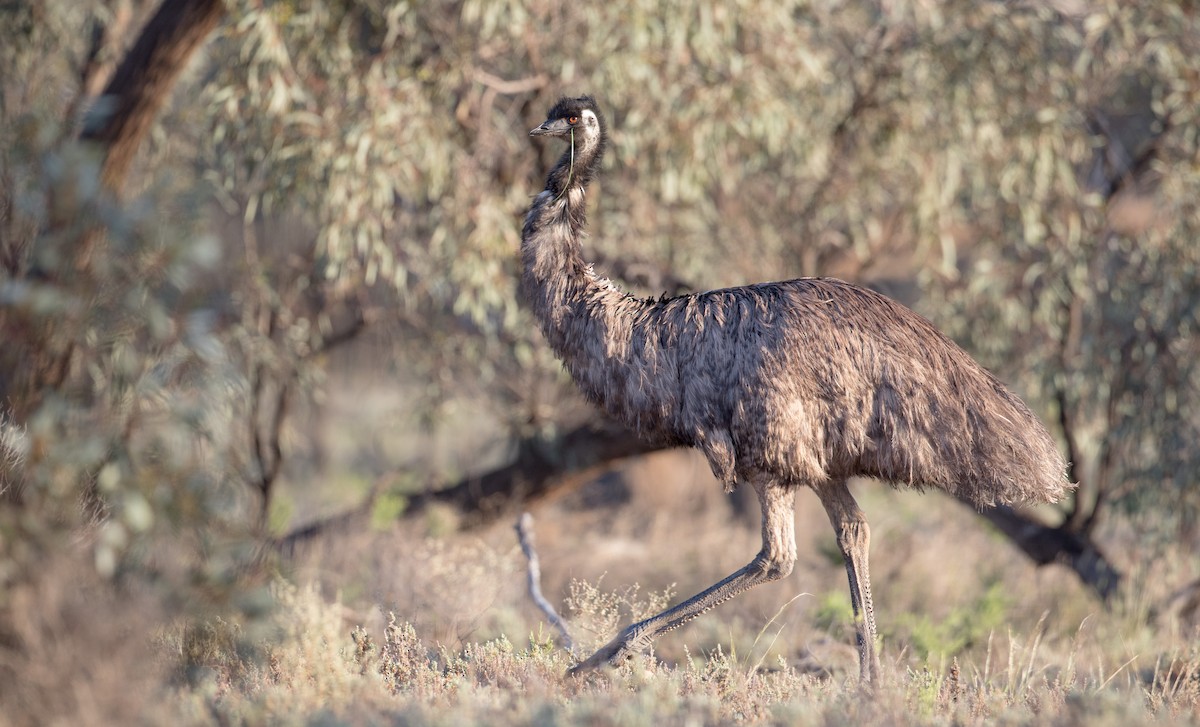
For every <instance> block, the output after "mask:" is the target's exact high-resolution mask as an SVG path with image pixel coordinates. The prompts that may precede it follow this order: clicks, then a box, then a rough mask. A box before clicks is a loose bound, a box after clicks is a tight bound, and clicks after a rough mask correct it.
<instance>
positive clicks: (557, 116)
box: [529, 96, 606, 153]
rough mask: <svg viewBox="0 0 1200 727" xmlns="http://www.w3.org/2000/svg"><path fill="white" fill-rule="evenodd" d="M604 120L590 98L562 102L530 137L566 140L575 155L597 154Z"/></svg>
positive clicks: (603, 131)
mask: <svg viewBox="0 0 1200 727" xmlns="http://www.w3.org/2000/svg"><path fill="white" fill-rule="evenodd" d="M605 133H606V131H605V124H604V116H603V115H602V114H601V113H600V109H599V107H598V104H597V103H596V99H594V98H592V97H591V96H580V97H579V98H562V99H559V101H558V103H556V104H554V108H552V109H550V113H549V114H547V116H546V120H545V121H543V122H542V125H541V126H539V127H537V128H536V129H534V130H532V131H530V132H529V135H530V136H555V137H558V138H560V139H569V140H570V141H571V143H572V144H573V145H574V146H575V148H576V151H577V153H586V152H594V151H597V150H598V149H599V148H600V146H601V144H602V143H603V141H604V138H605Z"/></svg>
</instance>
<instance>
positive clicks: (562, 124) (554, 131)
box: [529, 119, 571, 136]
mask: <svg viewBox="0 0 1200 727" xmlns="http://www.w3.org/2000/svg"><path fill="white" fill-rule="evenodd" d="M570 128H571V125H570V124H568V123H567V120H566V119H546V120H545V121H543V122H542V125H541V126H539V127H537V128H536V129H534V130H532V131H530V132H529V135H530V136H563V135H565V134H566V133H567V131H568V130H570Z"/></svg>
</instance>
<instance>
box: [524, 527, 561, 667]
mask: <svg viewBox="0 0 1200 727" xmlns="http://www.w3.org/2000/svg"><path fill="white" fill-rule="evenodd" d="M513 527H514V529H515V530H516V531H517V540H518V541H519V542H520V543H521V551H522V552H524V553H525V558H526V559H528V560H529V570H528V576H529V577H528V585H529V597H530V598H532V599H533V602H534V604H536V605H537V607H538V608H539V609H541V611H542V613H544V614H546V618H547V619H548V620H549V621H550V625H551V626H553V627H554V628H556V629H558V633H559V635H560V636H561V637H562V644H563V648H565V649H566V650H567V651H568V652H570V654H571V655H572V656H574V655H575V641H574V639H572V638H571V632H570V631H568V630H567V623H566V621H563V619H562V617H561V616H559V615H558V611H555V610H554V606H553V605H551V604H550V602H549V601H547V600H546V597H545V596H543V595H542V569H541V567H540V566H539V565H538V555H537V546H536V544H535V542H534V536H533V516H532V515H530V514H529V513H528V512H523V513H521V517H519V518H517V524H516V525H514V526H513Z"/></svg>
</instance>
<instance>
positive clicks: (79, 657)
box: [0, 550, 163, 725]
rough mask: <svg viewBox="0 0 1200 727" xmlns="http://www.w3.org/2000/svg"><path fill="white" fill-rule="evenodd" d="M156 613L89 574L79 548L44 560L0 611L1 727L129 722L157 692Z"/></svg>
mask: <svg viewBox="0 0 1200 727" xmlns="http://www.w3.org/2000/svg"><path fill="white" fill-rule="evenodd" d="M161 619H162V614H161V610H160V605H159V603H158V601H157V600H156V599H154V598H153V597H151V596H150V595H149V594H147V593H144V592H142V591H140V590H139V589H133V588H122V587H120V586H118V585H114V584H113V583H112V582H110V581H108V580H105V579H103V578H101V577H100V576H98V575H97V573H96V569H95V568H94V567H92V566H91V564H90V563H87V562H85V559H84V557H83V555H82V553H80V552H79V551H78V550H76V551H68V552H65V553H59V554H56V555H53V556H47V558H46V560H45V561H43V562H42V563H41V567H40V569H39V570H38V571H37V572H36V573H33V574H31V575H30V577H29V578H27V579H24V580H21V581H18V582H15V583H11V584H10V586H9V588H8V591H7V592H6V593H5V594H4V599H3V601H2V605H0V704H3V705H4V708H3V710H0V724H9V725H34V724H38V725H54V724H64V725H65V724H71V725H90V724H97V725H100V724H130V723H132V722H134V721H135V720H136V719H137V718H139V717H141V716H144V715H146V714H148V713H150V712H152V711H153V710H152V709H151V708H152V706H153V705H154V697H155V694H156V693H158V692H159V691H160V688H161V686H162V684H163V678H162V670H161V668H160V662H161V659H156V658H155V653H154V650H153V639H154V635H155V634H154V631H153V625H154V624H158V623H161V622H162V620H161Z"/></svg>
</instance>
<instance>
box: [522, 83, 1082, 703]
mask: <svg viewBox="0 0 1200 727" xmlns="http://www.w3.org/2000/svg"><path fill="white" fill-rule="evenodd" d="M531 134H534V135H546V136H557V137H561V138H565V139H567V140H568V142H569V148H568V149H567V151H566V152H564V154H563V156H562V158H561V159H560V160H559V162H558V163H557V164H556V165H555V167H554V168H553V169H552V170H551V172H550V174H549V176H548V179H547V184H546V189H545V191H543V192H542V193H540V194H539V195H538V196H537V197H536V198H535V200H534V202H533V205H532V206H531V208H530V210H529V213H528V215H527V217H526V219H525V227H524V231H523V235H522V243H521V255H522V260H523V265H524V273H523V286H524V289H525V292H526V295H527V297H528V298H529V300H530V303H531V305H532V308H533V311H534V314H535V316H536V317H537V319H538V321H539V322H540V324H541V328H542V331H543V333H544V334H545V336H546V339H547V340H548V341H549V343H550V345H551V347H552V348H553V350H554V351H555V353H556V354H557V355H558V356H559V357H560V358H561V359H562V361H563V363H564V365H565V366H566V368H567V370H568V371H569V372H570V374H571V376H572V378H573V379H574V380H575V382H576V384H577V385H578V386H579V388H580V389H581V390H582V391H583V393H584V394H585V395H586V396H587V397H588V399H590V400H591V401H592V402H593V403H595V404H597V405H598V406H600V407H602V408H603V409H604V410H605V411H607V412H608V414H609V415H610V416H612V417H614V418H615V419H617V420H619V421H621V422H624V423H625V424H626V425H628V426H630V427H631V428H633V429H634V430H635V431H636V432H637V433H638V434H639V435H640V436H642V437H644V438H647V439H651V440H654V441H658V442H662V443H666V444H677V445H683V446H692V447H696V448H698V449H699V450H701V451H702V452H703V453H704V455H705V457H706V458H707V460H708V463H709V465H710V466H711V467H712V471H713V473H714V474H715V475H716V476H717V478H718V479H719V480H720V481H721V482H723V483H724V485H725V487H726V488H727V489H732V488H734V487H736V486H737V485H738V484H739V483H745V484H748V485H750V486H752V487H753V488H754V489H755V491H756V493H757V495H758V498H759V501H760V504H761V505H762V512H763V525H762V527H763V533H762V534H763V547H762V550H761V551H760V552H759V553H758V555H757V556H756V557H755V558H754V560H753V561H751V562H750V563H749V564H748V565H747V566H746V567H744V568H742V569H741V570H739V571H738V572H736V573H734V574H733V575H731V576H729V577H728V578H726V579H725V580H723V581H721V582H720V583H718V584H716V585H714V586H713V587H711V588H709V589H707V590H705V591H703V592H702V593H700V594H697V595H696V596H694V597H692V598H690V599H688V600H687V601H684V602H683V603H681V604H679V605H677V606H675V607H673V608H671V609H669V610H667V611H665V612H664V613H662V614H659V615H657V616H653V617H651V618H649V619H647V620H645V621H643V622H641V623H637V624H633V625H632V626H629V627H628V628H626V629H624V630H623V631H622V632H621V633H620V634H618V635H617V637H616V638H615V639H614V640H613V641H612V642H610V643H609V644H608V645H607V646H605V647H604V648H602V649H600V650H599V651H598V652H597V653H596V654H594V655H593V656H592V657H590V658H589V659H587V660H585V661H584V662H583V663H581V664H579V665H578V666H577V667H575V669H574V670H573V671H581V670H585V669H589V668H594V667H597V666H600V665H602V664H604V663H616V662H617V661H619V660H621V659H623V658H625V657H627V656H628V655H631V654H633V653H636V652H637V651H640V650H641V649H643V648H645V647H646V646H648V645H649V643H650V642H651V641H653V640H654V638H656V637H657V636H659V635H660V634H662V633H664V632H666V631H669V630H671V629H674V628H676V627H678V626H680V625H682V624H683V623H686V622H687V621H690V620H691V619H693V618H695V617H696V616H698V615H699V614H701V613H703V612H704V611H707V610H708V609H710V608H712V607H713V606H716V605H718V604H719V603H722V602H724V601H726V600H728V599H729V598H732V597H733V596H735V595H737V594H738V593H741V592H742V591H745V590H746V589H748V588H750V587H753V586H755V585H758V584H760V583H764V582H767V581H770V580H775V579H777V578H780V577H783V576H786V575H787V574H788V573H790V572H791V569H792V565H793V563H794V561H795V557H796V546H795V536H794V526H793V506H794V500H795V492H796V490H797V489H798V488H800V487H810V488H812V489H813V490H814V491H815V492H816V493H817V495H818V497H819V498H820V500H821V502H822V504H823V505H824V507H825V510H826V512H827V514H828V515H829V518H830V522H831V523H832V524H833V527H834V530H835V531H836V533H837V539H838V545H839V548H840V549H841V551H842V554H843V557H844V560H845V563H846V570H847V575H848V577H849V582H850V592H851V602H852V604H853V607H854V613H855V618H856V626H857V629H856V631H857V634H856V635H857V642H858V650H859V658H860V674H861V678H862V679H863V681H864V682H870V681H871V680H872V679H874V678H875V677H876V676H877V674H878V670H879V662H878V656H877V654H876V649H875V635H876V634H875V631H876V630H875V619H874V614H873V608H872V603H871V591H870V578H869V576H868V567H867V551H868V548H869V542H870V532H869V528H868V526H867V523H866V520H865V518H864V517H863V515H862V512H861V510H859V508H858V505H857V504H856V503H855V501H854V498H853V497H852V496H851V495H850V491H849V490H848V489H847V487H846V482H847V480H848V479H849V478H850V477H854V476H870V477H875V478H878V479H881V480H884V481H886V482H889V483H892V484H904V485H908V486H911V487H916V488H925V487H936V488H940V489H943V490H946V491H947V492H950V493H953V494H955V495H959V496H962V497H965V498H966V499H969V500H971V501H973V502H975V503H976V504H978V505H980V506H984V505H992V504H995V503H998V502H999V503H1011V502H1016V501H1039V502H1052V501H1055V500H1057V499H1058V498H1059V497H1060V496H1061V495H1062V494H1063V493H1064V492H1065V491H1067V490H1068V489H1069V487H1070V483H1069V482H1068V480H1067V478H1066V476H1065V470H1066V466H1065V463H1064V462H1063V460H1062V457H1061V455H1060V454H1059V452H1058V449H1057V447H1056V446H1055V444H1054V441H1053V440H1052V438H1051V437H1050V435H1049V434H1048V433H1047V432H1046V430H1045V428H1044V427H1043V426H1042V424H1041V422H1040V421H1038V419H1037V417H1036V416H1035V415H1034V414H1033V413H1032V412H1031V411H1030V410H1029V408H1028V407H1026V406H1025V404H1024V403H1023V402H1022V401H1021V400H1020V399H1019V398H1018V397H1017V396H1016V395H1014V394H1013V393H1012V392H1010V391H1009V390H1008V389H1007V388H1006V387H1005V386H1004V385H1003V384H1002V383H1000V381H999V380H997V379H996V378H995V377H994V376H992V375H991V374H990V373H989V372H988V371H986V370H985V369H984V368H983V367H981V366H980V365H979V364H977V363H976V362H975V361H974V360H973V359H972V358H971V357H970V356H969V355H968V354H967V353H966V352H965V351H963V350H962V349H961V348H959V347H958V346H957V345H955V344H954V343H953V342H952V341H950V339H948V338H946V337H945V336H944V335H942V334H941V333H940V332H939V331H938V330H937V329H936V328H934V327H933V325H932V324H930V323H929V322H928V321H927V320H925V319H924V318H922V317H921V316H919V315H917V314H916V313H914V312H912V311H911V310H909V309H908V308H905V307H904V306H902V305H900V304H899V303H896V302H894V301H892V300H890V299H888V298H886V297H884V296H882V295H880V294H878V293H875V292H873V291H870V290H868V289H865V288H861V287H859V286H856V285H852V284H850V283H846V282H843V281H841V280H836V279H832V278H800V279H796V280H789V281H784V282H776V283H761V284H757V285H748V286H742V287H737V288H727V289H723V290H714V291H710V292H706V293H697V294H692V295H685V296H680V297H677V298H672V299H667V300H657V301H656V300H645V299H639V298H635V297H633V296H631V295H629V294H628V293H625V292H623V291H622V290H620V289H619V288H617V287H616V286H615V285H614V284H613V283H612V282H611V281H609V280H607V279H605V278H603V277H600V276H599V275H597V274H596V273H595V271H594V270H593V268H592V266H591V265H589V264H587V263H586V262H585V261H584V258H583V253H582V247H581V238H582V236H583V234H584V228H585V225H586V207H585V194H586V189H587V185H588V183H589V182H590V180H591V179H592V177H593V176H594V174H595V172H596V169H597V167H598V162H599V159H600V157H601V155H602V154H603V152H604V147H605V143H606V140H607V136H606V135H607V129H606V127H605V123H604V118H603V116H602V115H601V113H600V111H599V109H598V108H597V105H596V102H595V100H594V99H592V98H590V97H586V96H585V97H582V98H578V99H563V100H561V101H559V103H558V104H557V105H556V106H555V107H554V108H553V109H551V111H550V114H549V117H548V118H547V120H546V122H545V123H543V124H542V125H541V126H539V127H538V128H536V129H534V130H533V131H532V132H531Z"/></svg>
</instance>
